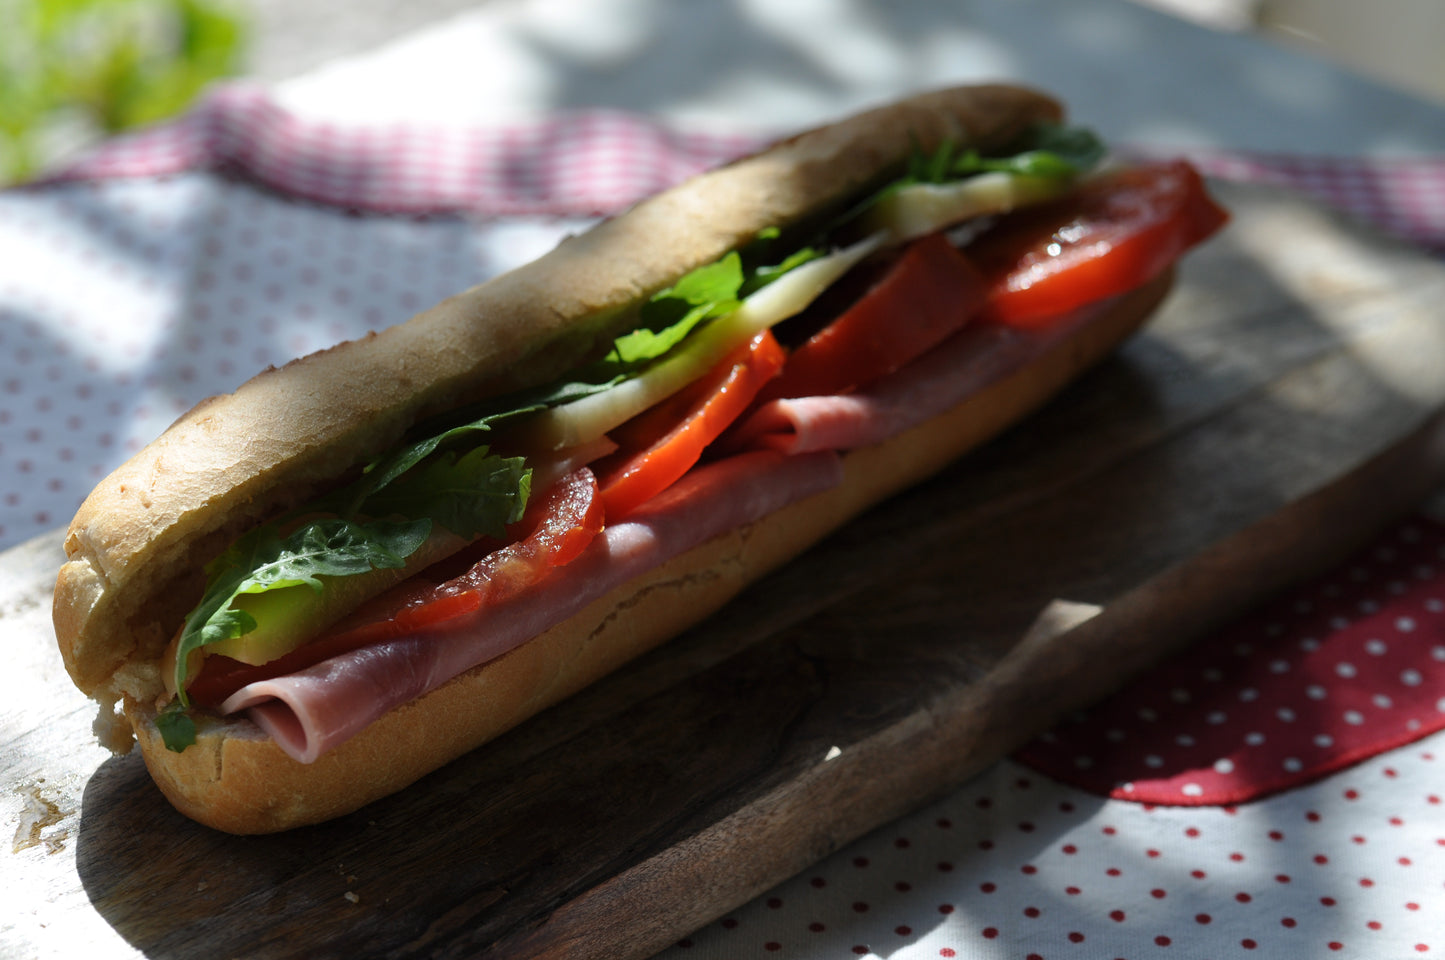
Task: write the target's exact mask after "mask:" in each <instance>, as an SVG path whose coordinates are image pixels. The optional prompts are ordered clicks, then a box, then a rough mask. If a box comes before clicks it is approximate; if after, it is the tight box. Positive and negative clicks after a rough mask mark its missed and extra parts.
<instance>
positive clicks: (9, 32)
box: [0, 0, 245, 184]
mask: <svg viewBox="0 0 1445 960" xmlns="http://www.w3.org/2000/svg"><path fill="white" fill-rule="evenodd" d="M0 25H3V27H0V184H3V183H6V182H13V181H18V180H23V179H25V178H26V177H28V176H31V175H33V174H34V173H35V172H36V171H37V170H38V169H39V167H40V165H41V163H42V162H43V161H44V159H45V157H44V154H45V152H46V148H45V138H46V136H47V134H48V133H49V132H50V131H52V130H53V129H54V128H55V127H56V125H57V124H59V123H61V122H62V121H63V120H64V119H67V118H68V119H70V120H72V121H77V120H78V121H79V122H80V123H82V124H83V125H85V126H87V127H89V128H90V129H92V130H94V131H96V132H99V133H104V134H109V133H115V132H117V131H120V130H125V129H127V128H130V127H135V126H140V125H143V124H148V123H154V122H155V121H157V120H162V119H164V118H166V117H169V116H172V115H174V114H176V113H179V112H180V111H181V110H183V109H184V108H185V107H186V106H187V105H188V104H189V103H190V102H191V101H192V100H193V99H194V98H195V97H196V95H197V94H199V93H200V92H201V90H202V89H203V88H204V87H205V86H206V84H208V83H210V82H211V81H213V80H216V79H218V78H220V77H224V76H227V75H230V74H233V73H235V72H236V70H237V69H238V68H239V67H240V64H241V53H242V49H243V46H244V41H245V30H244V27H243V25H242V22H241V20H240V18H239V16H238V15H237V14H236V12H235V11H234V10H232V9H231V8H230V7H228V6H226V5H225V2H224V0H0Z"/></svg>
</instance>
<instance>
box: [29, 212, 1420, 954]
mask: <svg viewBox="0 0 1445 960" xmlns="http://www.w3.org/2000/svg"><path fill="white" fill-rule="evenodd" d="M1221 193H1222V195H1223V199H1224V200H1225V202H1226V203H1228V204H1229V205H1230V206H1231V207H1232V208H1233V209H1234V211H1235V213H1236V221H1235V223H1234V225H1233V226H1231V227H1230V228H1229V230H1228V231H1227V232H1226V233H1225V234H1223V235H1222V236H1220V237H1219V238H1218V239H1217V240H1215V241H1214V242H1212V243H1211V244H1210V245H1209V246H1208V247H1206V248H1205V249H1204V250H1201V251H1199V252H1198V253H1197V254H1195V255H1194V256H1192V257H1191V259H1190V260H1189V262H1188V264H1187V266H1186V267H1185V268H1184V270H1183V272H1182V275H1181V282H1180V285H1179V289H1178V291H1177V293H1176V294H1175V296H1174V297H1173V299H1172V300H1171V301H1170V302H1169V304H1168V306H1167V308H1166V309H1165V310H1164V312H1163V313H1162V314H1161V315H1160V316H1159V318H1158V320H1157V322H1156V323H1155V324H1154V325H1153V327H1152V328H1151V329H1150V331H1149V332H1147V333H1146V334H1145V335H1143V336H1141V337H1140V338H1138V339H1136V340H1135V341H1133V342H1132V343H1131V344H1129V345H1128V346H1127V347H1126V349H1125V350H1124V351H1123V352H1122V354H1121V355H1120V356H1119V357H1118V358H1116V359H1114V360H1111V361H1109V362H1108V363H1106V364H1105V365H1104V366H1103V367H1101V368H1100V369H1098V370H1097V371H1095V372H1094V373H1092V374H1090V375H1089V376H1087V377H1086V378H1085V379H1084V380H1082V381H1081V382H1080V383H1078V384H1077V385H1076V386H1075V387H1073V388H1071V389H1070V390H1069V391H1068V392H1067V393H1066V394H1065V395H1063V396H1062V397H1060V398H1059V399H1058V400H1057V401H1056V402H1055V403H1053V404H1052V405H1051V406H1050V407H1049V408H1047V409H1046V410H1045V411H1043V412H1042V413H1041V414H1040V415H1039V416H1038V417H1036V418H1035V419H1033V420H1032V421H1030V422H1029V423H1028V424H1026V425H1025V426H1024V427H1022V428H1021V429H1018V430H1016V431H1014V432H1013V433H1011V434H1009V435H1008V436H1006V437H1005V438H1003V439H1002V440H1000V441H998V442H996V443H994V444H993V445H991V446H990V447H988V448H987V449H985V450H983V451H980V452H979V453H978V454H977V455H975V456H972V457H970V458H968V459H967V460H965V461H963V462H961V463H959V464H957V465H956V466H955V467H954V468H951V469H950V470H948V471H947V472H946V473H945V474H944V475H942V476H940V477H938V478H937V479H936V480H935V481H933V482H930V483H929V484H927V485H925V486H924V487H921V488H919V489H917V490H915V491H912V492H911V493H909V494H907V495H905V496H903V497H900V498H898V499H896V500H894V501H892V502H891V503H889V504H887V505H885V506H884V507H883V508H881V509H879V510H876V511H874V512H873V513H871V514H869V515H867V516H866V517H864V518H863V519H861V520H860V521H859V522H857V523H855V524H852V525H851V526H849V527H848V528H847V529H845V530H844V531H842V532H841V533H839V534H838V535H836V536H835V537H833V538H832V539H830V540H829V541H827V542H826V543H824V544H823V545H821V546H820V547H819V548H817V549H815V550H814V551H812V552H811V553H809V554H808V555H806V556H805V557H803V558H802V559H801V560H800V561H798V562H796V563H794V564H793V565H791V566H790V567H788V568H787V569H786V570H784V571H783V572H781V573H780V574H779V575H777V576H774V577H772V578H770V579H769V580H768V581H767V582H765V583H763V584H761V585H759V586H757V587H756V588H754V589H752V590H751V591H749V592H748V593H747V594H746V595H745V597H744V598H743V599H741V600H740V601H738V602H736V603H734V604H733V605H732V606H730V607H729V608H728V609H726V610H725V611H724V612H723V613H722V614H721V615H720V616H718V617H716V618H714V619H713V620H712V621H710V622H709V623H708V624H707V625H706V626H705V627H703V628H702V629H699V630H696V631H694V632H692V633H691V634H689V635H687V636H685V637H683V638H680V639H679V640H678V641H676V642H674V643H672V644H670V645H668V646H667V647H665V648H664V649H662V650H660V651H658V652H656V653H655V654H653V655H650V656H648V657H646V658H644V659H643V660H641V661H639V662H637V663H635V664H634V665H632V666H631V667H629V668H628V669H626V670H624V671H622V672H621V673H619V674H618V675H616V676H614V677H612V678H610V679H609V680H607V681H605V682H604V683H602V684H600V685H598V686H596V687H594V688H592V689H590V690H588V691H587V692H585V693H584V694H583V695H581V696H579V697H577V698H575V699H574V700H572V701H570V702H568V703H566V704H563V705H562V706H561V707H559V708H557V709H554V710H552V711H550V712H549V713H547V714H544V715H543V716H541V717H539V718H537V719H536V720H534V721H532V722H530V723H528V724H526V725H524V727H523V728H521V729H519V730H517V731H515V732H514V733H513V734H510V735H508V736H507V737H505V738H503V739H502V740H500V741H498V742H496V743H494V744H492V745H490V746H488V747H485V748H483V749H482V750H479V751H477V752H476V753H474V754H472V755H470V756H468V757H466V758H464V759H462V760H460V761H458V762H457V763H454V764H452V765H451V766H449V767H448V768H446V769H444V770H442V771H439V772H437V773H435V774H433V775H432V776H430V777H428V778H426V779H425V780H423V781H422V782H421V783H419V784H417V785H416V786H414V787H413V788H411V789H409V790H406V791H404V792H403V793H401V794H399V795H397V796H395V797H392V798H389V799H387V800H384V801H381V802H379V803H377V804H374V805H372V806H371V807H368V808H366V809H364V810H362V811H360V812H358V813H357V814H354V815H352V816H350V817H346V818H344V819H342V820H339V821H336V822H333V823H331V824H326V825H323V826H319V827H314V828H308V829H304V830H299V831H295V832H292V833H290V834H286V835H282V836H275V837H262V838H250V839H247V838H236V837H231V836H226V835H223V834H219V833H214V832H212V831H210V830H207V829H205V828H202V827H199V826H197V825H195V824H193V823H191V822H190V821H188V820H185V819H183V818H182V817H180V816H179V815H178V814H176V813H175V812H174V811H172V810H171V808H170V807H169V806H168V805H167V804H166V803H165V802H164V801H163V800H162V799H161V797H160V795H159V794H158V793H157V792H156V791H155V789H154V788H153V787H152V785H151V784H150V781H149V779H148V778H147V776H146V774H145V771H144V769H143V767H142V765H141V763H140V761H139V758H138V757H135V756H130V757H124V758H111V757H110V756H109V755H108V754H106V753H105V752H104V751H102V750H100V749H99V748H97V747H95V746H94V745H93V744H92V742H91V739H90V735H89V724H90V720H91V716H92V713H91V709H90V707H89V706H88V705H87V703H86V702H85V701H84V700H83V699H82V698H81V697H80V695H79V694H77V693H76V692H75V691H74V689H73V688H72V687H71V686H70V684H69V682H68V681H67V679H66V678H65V676H64V673H63V670H62V669H61V667H60V664H59V657H58V656H57V655H56V653H55V652H54V649H53V643H54V641H53V636H52V635H51V632H50V626H49V589H50V584H51V579H52V577H53V573H54V569H55V568H56V566H57V565H58V563H59V559H60V552H59V538H58V535H57V536H50V537H43V538H40V539H39V540H37V541H34V542H32V543H30V544H27V545H25V546H23V547H20V548H18V549H16V550H13V551H11V552H10V553H8V554H6V555H4V557H3V558H0V641H3V644H4V650H5V656H6V664H7V665H6V668H5V669H6V671H7V673H6V674H5V676H4V677H3V678H0V717H3V724H0V782H3V785H4V790H3V793H0V804H3V811H4V813H5V815H6V816H7V817H8V820H9V822H10V823H12V824H15V829H16V832H15V839H14V843H13V849H5V850H4V851H3V852H0V868H3V869H0V885H3V886H0V902H3V903H4V904H5V905H6V907H5V912H4V914H3V919H0V954H4V955H15V956H87V957H101V958H108V957H118V956H129V955H135V954H141V953H143V954H145V955H147V956H151V957H157V956H167V957H169V956H188V955H193V954H195V955H203V956H214V957H231V956H247V957H359V956H367V957H370V956H377V957H463V956H466V957H471V956H495V957H521V956H555V957H562V956H567V957H610V958H619V957H632V956H638V957H640V956H645V955H647V954H649V953H652V952H654V951H656V950H658V949H660V948H662V947H664V946H666V945H667V944H669V943H670V942H672V941H673V940H675V939H677V938H678V937H681V936H683V935H685V934H686V933H688V932H690V931H691V930H693V929H696V928H697V927H699V926H701V925H703V924H704V923H706V922H708V921H710V920H711V919H713V918H715V917H717V916H719V915H721V914H723V913H724V912H726V911H728V910H730V909H732V908H733V907H735V906H737V905H738V904H740V903H742V902H744V901H746V900H748V899H749V898H751V897H753V896H755V895H756V894H758V893H760V892H761V891H763V890H765V889H767V888H768V887H770V886H771V885H773V884H775V883H777V882H778V881H780V880H783V879H784V878H786V877H788V876H790V875H792V874H793V873H795V872H797V871H799V870H801V869H803V868H804V867H805V866H807V865H808V864H810V863H812V862H814V861H816V860H818V859H820V858H822V857H823V856H825V855H826V854H828V853H829V852H831V851H832V850H834V849H836V848H837V847H838V846H840V845H841V844H844V843H846V842H847V841H849V840H850V839H852V838H854V837H857V836H859V835H861V834H863V833H865V832H867V831H868V830H870V829H872V828H874V827H876V826H879V825H880V824H883V823H885V822H887V821H889V820H891V819H893V818H896V817H898V816H900V815H902V814H904V813H906V812H908V811H909V810H912V809H914V808H916V807H919V806H920V805H922V804H924V803H925V802H927V801H929V800H930V799H933V798H935V797H937V796H939V795H940V794H942V793H944V792H946V791H948V790H950V789H952V788H954V787H956V786H958V785H959V784H961V783H962V782H963V781H964V780H966V779H967V778H968V777H970V776H971V775H973V774H974V773H976V772H978V771H979V770H980V769H982V768H983V767H985V766H986V765H988V764H990V763H992V762H993V761H995V760H996V759H998V758H999V757H1001V756H1003V755H1005V754H1006V753H1008V752H1009V751H1011V750H1012V749H1014V748H1015V747H1017V746H1018V745H1020V744H1021V743H1023V742H1025V741H1026V740H1027V739H1028V738H1030V737H1031V736H1032V735H1034V734H1035V733H1037V732H1039V731H1041V730H1043V729H1045V728H1046V727H1048V726H1049V725H1050V723H1051V722H1052V721H1053V720H1054V718H1056V717H1057V716H1059V715H1060V714H1061V713H1063V712H1065V711H1068V710H1071V709H1074V708H1076V707H1078V706H1080V705H1082V704H1084V703H1087V702H1089V701H1091V700H1094V699H1097V698H1099V697H1101V696H1103V695H1104V694H1106V693H1107V692H1108V691H1110V690H1111V689H1113V688H1115V687H1117V686H1119V685H1120V684H1121V683H1123V682H1124V681H1125V680H1126V679H1127V678H1128V677H1129V676H1130V675H1132V674H1134V673H1135V672H1137V671H1139V670H1141V669H1143V668H1144V667H1146V666H1148V665H1149V664H1151V663H1153V662H1155V661H1156V660H1158V659H1159V658H1161V657H1163V656H1165V655H1167V654H1168V653H1169V652H1170V651H1172V650H1174V649H1177V648H1178V647H1180V646H1181V645H1182V644H1184V643H1187V642H1189V641H1190V640H1192V639H1194V638H1196V637H1198V636H1199V635H1200V634H1201V633H1202V632H1204V631H1207V630H1209V629H1211V628H1213V627H1215V626H1217V625H1218V624H1219V623H1220V622H1222V621H1223V620H1225V619H1227V618H1228V617H1230V616H1231V615H1232V614H1234V613H1236V612H1237V611H1238V610H1240V608H1241V607H1243V606H1245V605H1247V604H1249V603H1251V602H1253V601H1255V600H1256V599H1257V598H1259V597H1260V596H1261V595H1262V594H1264V593H1266V592H1268V591H1270V590H1273V589H1275V588H1277V587H1279V586H1281V585H1282V584H1284V583H1286V582H1288V581H1290V580H1292V579H1295V578H1298V577H1300V576H1303V575H1305V574H1307V573H1310V572H1312V571H1314V570H1316V569H1319V568H1320V567H1322V566H1323V565H1326V564H1329V563H1330V562H1332V561H1333V560H1335V559H1336V558H1338V557H1340V556H1341V555H1342V554H1343V552H1344V551H1346V550H1348V549H1349V548H1350V547H1351V546H1353V545H1355V544H1357V543H1358V542H1359V541H1360V540H1361V539H1362V538H1363V537H1364V536H1366V535H1367V534H1368V533H1369V532H1370V531H1372V530H1374V529H1376V528H1378V527H1379V526H1380V525H1381V524H1383V523H1385V522H1387V521H1388V520H1389V519H1390V518H1392V517H1394V516H1397V515H1399V514H1401V513H1403V512H1405V511H1408V510H1410V509H1411V508H1412V507H1414V506H1415V505H1416V504H1418V503H1419V502H1420V500H1421V499H1422V498H1423V497H1424V496H1425V495H1426V494H1427V493H1429V492H1430V491H1431V490H1433V489H1434V488H1435V487H1436V486H1437V485H1438V484H1439V483H1440V482H1441V480H1442V479H1445V428H1442V422H1441V417H1440V416H1439V414H1438V413H1437V411H1439V410H1440V409H1441V407H1442V405H1445V374H1442V371H1445V306H1442V305H1445V267H1442V266H1441V265H1440V264H1438V263H1435V262H1433V261H1431V260H1430V259H1428V258H1427V257H1425V256H1423V255H1421V254H1419V253H1418V252H1414V251H1412V250H1409V249H1405V248H1402V247H1400V246H1398V245H1396V244H1393V243H1390V242H1386V241H1383V240H1381V239H1378V238H1376V237H1374V236H1372V235H1370V234H1368V233H1367V232H1365V231H1362V230H1360V229H1358V228H1356V227H1353V226H1350V225H1348V224H1345V223H1342V222H1340V221H1338V220H1336V219H1335V218H1333V217H1331V216H1329V215H1326V214H1324V213H1322V212H1320V211H1319V210H1317V209H1315V208H1313V207H1311V206H1309V205H1307V204H1305V203H1302V202H1299V201H1296V200H1293V199H1290V198H1288V197H1286V196H1283V195H1280V194H1278V193H1274V192H1269V191H1264V190H1257V189H1244V188H1238V187H1228V188H1223V187H1222V188H1221ZM1055 600H1066V601H1075V602H1080V603H1085V604H1092V605H1097V606H1098V607H1101V608H1102V612H1101V613H1099V614H1098V615H1097V616H1095V617H1093V618H1092V619H1090V620H1087V621H1086V622H1084V623H1082V625H1078V626H1075V627H1073V628H1072V629H1064V630H1063V632H1060V629H1058V628H1056V629H1051V630H1035V631H1033V632H1032V633H1030V626H1031V625H1032V624H1034V623H1035V621H1036V620H1037V619H1038V618H1039V616H1040V613H1041V612H1042V611H1045V610H1046V609H1051V610H1054V611H1055V612H1058V611H1059V610H1060V609H1063V608H1060V607H1057V606H1054V607H1051V606H1050V605H1051V603H1052V602H1053V601H1055ZM1068 609H1069V610H1077V608H1068ZM1064 619H1065V621H1066V625H1067V623H1070V622H1073V621H1072V620H1070V619H1069V618H1064ZM1026 634H1027V635H1028V636H1027V638H1026ZM830 757H831V759H830Z"/></svg>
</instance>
